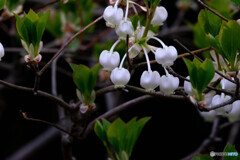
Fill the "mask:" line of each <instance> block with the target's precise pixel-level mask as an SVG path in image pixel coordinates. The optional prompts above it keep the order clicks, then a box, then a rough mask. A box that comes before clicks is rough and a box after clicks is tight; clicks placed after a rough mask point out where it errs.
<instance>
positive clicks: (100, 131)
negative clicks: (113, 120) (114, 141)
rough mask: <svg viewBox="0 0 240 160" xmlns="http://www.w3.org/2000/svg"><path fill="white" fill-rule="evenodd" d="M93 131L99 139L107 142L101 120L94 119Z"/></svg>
mask: <svg viewBox="0 0 240 160" xmlns="http://www.w3.org/2000/svg"><path fill="white" fill-rule="evenodd" d="M94 132H95V133H96V135H97V136H98V137H99V138H100V139H101V141H103V142H104V143H105V142H107V138H106V132H105V131H104V128H103V126H102V124H101V122H99V121H96V123H95V125H94Z"/></svg>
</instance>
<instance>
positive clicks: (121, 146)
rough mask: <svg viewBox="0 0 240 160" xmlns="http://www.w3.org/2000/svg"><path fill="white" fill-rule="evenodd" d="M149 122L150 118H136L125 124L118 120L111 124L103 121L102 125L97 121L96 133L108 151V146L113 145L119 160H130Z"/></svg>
mask: <svg viewBox="0 0 240 160" xmlns="http://www.w3.org/2000/svg"><path fill="white" fill-rule="evenodd" d="M149 120H150V117H145V118H141V119H139V120H137V118H136V117H135V118H133V119H132V120H130V121H129V122H127V123H125V122H123V121H122V120H121V119H120V118H118V119H116V120H115V121H114V122H112V123H110V122H108V121H107V120H105V119H103V120H102V123H101V122H100V121H96V123H95V126H94V131H95V133H96V135H97V136H98V137H99V138H100V139H101V141H102V142H103V144H104V146H105V147H106V148H107V150H109V146H108V144H110V145H111V147H112V148H113V149H114V151H115V154H116V157H117V159H118V160H128V159H129V157H130V156H131V153H132V150H133V147H134V145H135V143H136V141H137V139H138V137H139V136H140V134H141V132H142V129H143V127H144V125H145V124H146V123H147V122H148V121H149Z"/></svg>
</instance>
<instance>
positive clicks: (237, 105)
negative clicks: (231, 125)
mask: <svg viewBox="0 0 240 160" xmlns="http://www.w3.org/2000/svg"><path fill="white" fill-rule="evenodd" d="M239 118H240V100H237V101H235V102H233V104H232V111H231V112H230V113H229V114H228V119H229V121H230V122H234V121H237V120H239Z"/></svg>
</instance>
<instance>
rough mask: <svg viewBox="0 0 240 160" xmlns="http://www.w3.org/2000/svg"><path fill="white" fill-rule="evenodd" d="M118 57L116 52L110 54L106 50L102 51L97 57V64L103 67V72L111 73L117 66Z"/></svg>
mask: <svg viewBox="0 0 240 160" xmlns="http://www.w3.org/2000/svg"><path fill="white" fill-rule="evenodd" d="M119 62H120V56H119V53H118V52H113V53H110V52H109V51H107V50H104V51H102V53H101V54H100V57H99V63H100V64H101V65H102V66H103V67H104V70H107V71H111V70H113V69H114V68H116V67H117V66H118V65H119Z"/></svg>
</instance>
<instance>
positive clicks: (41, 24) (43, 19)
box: [37, 11, 50, 44]
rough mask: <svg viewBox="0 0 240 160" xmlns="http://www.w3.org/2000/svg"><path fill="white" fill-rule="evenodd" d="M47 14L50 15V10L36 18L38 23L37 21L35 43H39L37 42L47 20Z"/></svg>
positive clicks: (40, 37)
mask: <svg viewBox="0 0 240 160" xmlns="http://www.w3.org/2000/svg"><path fill="white" fill-rule="evenodd" d="M49 16H50V12H49V11H48V12H47V13H45V14H44V15H43V16H41V17H40V18H39V20H38V23H37V44H39V42H40V41H41V39H42V36H43V32H44V30H45V27H46V24H47V22H48V19H49Z"/></svg>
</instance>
